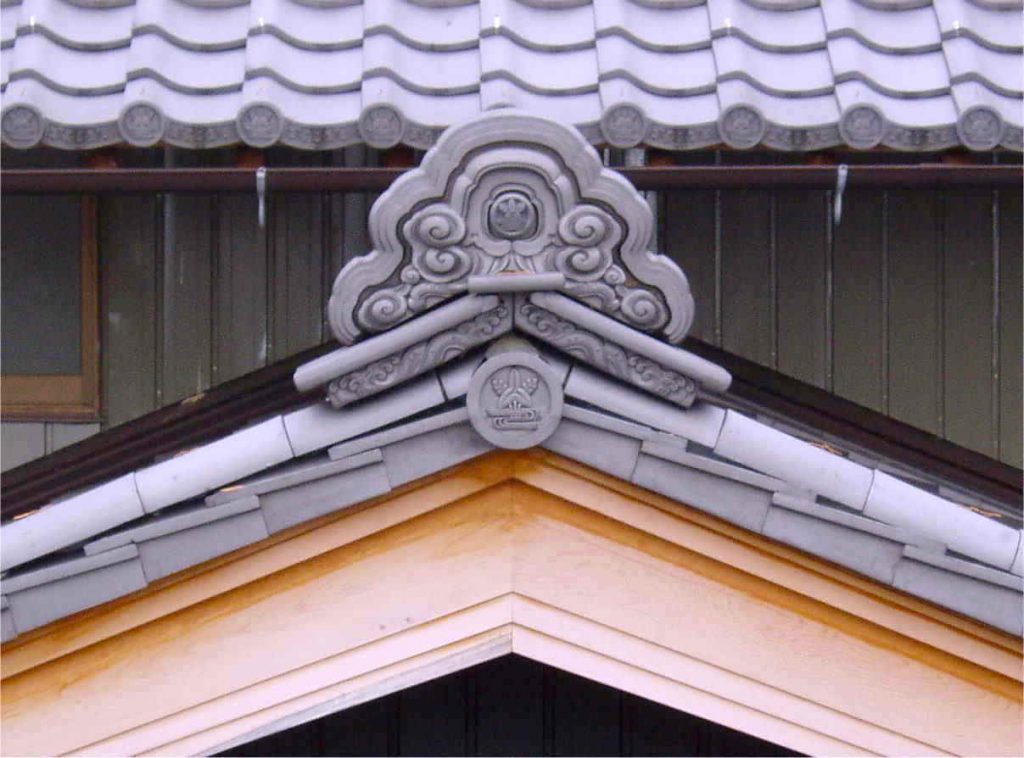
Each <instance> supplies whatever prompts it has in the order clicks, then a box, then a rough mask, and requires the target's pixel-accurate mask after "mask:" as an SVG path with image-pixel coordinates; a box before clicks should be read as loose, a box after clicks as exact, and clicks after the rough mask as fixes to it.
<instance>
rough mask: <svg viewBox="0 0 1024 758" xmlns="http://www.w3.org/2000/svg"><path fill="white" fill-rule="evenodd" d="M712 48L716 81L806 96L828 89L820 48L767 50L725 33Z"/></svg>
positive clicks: (826, 64)
mask: <svg viewBox="0 0 1024 758" xmlns="http://www.w3.org/2000/svg"><path fill="white" fill-rule="evenodd" d="M714 50H715V62H716V64H717V66H718V81H719V82H726V81H731V80H740V81H745V82H748V83H750V84H752V85H753V86H754V87H756V88H757V89H759V90H761V91H763V92H767V93H770V94H773V95H777V96H779V97H808V96H813V95H824V94H827V93H829V92H831V91H832V87H833V79H832V69H831V66H830V65H829V55H828V53H827V52H826V51H825V50H824V49H820V50H812V51H809V52H796V53H777V52H768V51H765V50H760V49H758V48H756V47H754V46H753V45H749V44H747V43H746V42H744V41H743V40H741V39H740V38H739V37H736V36H729V37H720V38H718V39H716V40H715V41H714Z"/></svg>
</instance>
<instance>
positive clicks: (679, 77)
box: [597, 37, 716, 97]
mask: <svg viewBox="0 0 1024 758" xmlns="http://www.w3.org/2000/svg"><path fill="white" fill-rule="evenodd" d="M597 51H598V67H599V69H600V74H599V77H600V79H601V81H602V82H604V81H608V80H610V79H625V80H627V81H630V82H632V83H633V84H634V85H636V87H638V88H639V89H642V90H644V91H645V92H649V93H651V94H655V95H663V96H665V97H680V96H687V95H700V94H706V93H712V92H714V91H715V77H716V69H715V57H714V55H713V54H712V52H711V49H710V48H708V49H704V50H696V51H691V52H657V51H651V50H645V49H644V48H642V47H639V46H637V45H635V44H634V43H632V42H630V41H629V40H627V39H625V38H623V37H604V38H602V39H600V40H598V42H597Z"/></svg>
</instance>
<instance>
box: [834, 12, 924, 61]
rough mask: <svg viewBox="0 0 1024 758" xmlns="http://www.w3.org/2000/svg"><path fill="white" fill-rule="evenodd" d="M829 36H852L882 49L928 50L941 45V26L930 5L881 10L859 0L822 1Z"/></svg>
mask: <svg viewBox="0 0 1024 758" xmlns="http://www.w3.org/2000/svg"><path fill="white" fill-rule="evenodd" d="M821 12H822V15H823V16H824V19H825V26H826V27H827V29H828V37H829V39H841V38H849V39H854V40H857V41H858V42H859V43H860V44H862V45H864V46H865V47H869V48H872V49H874V50H876V51H878V52H883V53H884V52H891V53H911V52H928V51H930V50H931V51H934V50H937V49H938V48H939V27H938V23H937V22H936V19H935V13H934V12H933V11H932V9H931V8H930V7H928V6H927V5H923V6H920V5H919V6H917V7H912V8H908V9H906V10H900V11H891V10H881V9H880V8H877V7H876V8H872V7H869V6H866V5H864V4H862V3H860V2H858V1H857V0H829V1H828V2H825V3H822V4H821Z"/></svg>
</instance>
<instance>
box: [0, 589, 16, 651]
mask: <svg viewBox="0 0 1024 758" xmlns="http://www.w3.org/2000/svg"><path fill="white" fill-rule="evenodd" d="M0 604H2V607H0V642H7V640H10V639H14V638H15V637H17V636H18V630H17V629H16V628H15V627H14V614H12V613H11V609H10V607H8V606H9V604H8V602H7V596H6V595H4V596H0Z"/></svg>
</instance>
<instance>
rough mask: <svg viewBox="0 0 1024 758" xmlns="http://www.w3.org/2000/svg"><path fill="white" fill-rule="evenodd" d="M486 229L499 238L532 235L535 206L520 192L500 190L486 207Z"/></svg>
mask: <svg viewBox="0 0 1024 758" xmlns="http://www.w3.org/2000/svg"><path fill="white" fill-rule="evenodd" d="M487 229H488V231H490V233H491V234H492V235H493V236H495V237H498V238H500V239H507V240H518V239H525V238H527V237H532V236H533V235H534V234H535V233H536V232H537V208H536V207H534V205H533V203H532V202H531V201H530V198H528V197H527V196H526V195H524V194H523V193H522V192H517V191H515V190H510V191H506V192H502V193H501V194H499V195H498V196H497V197H496V198H494V200H493V201H492V202H491V204H490V206H489V207H488V209H487Z"/></svg>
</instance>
